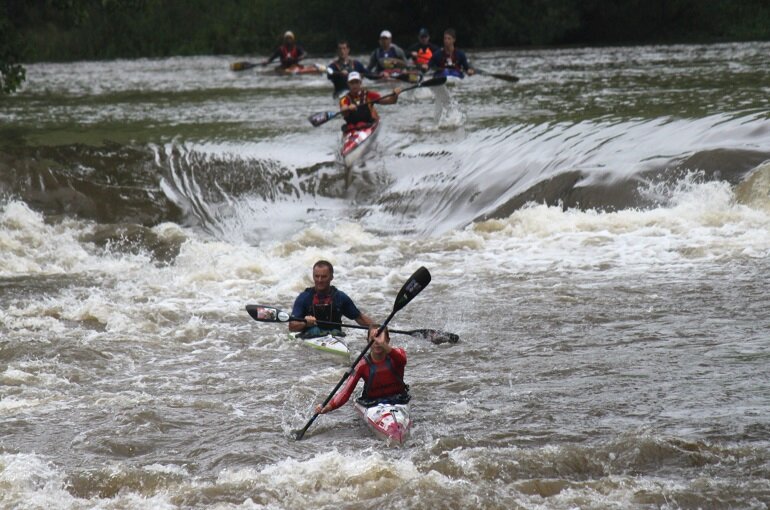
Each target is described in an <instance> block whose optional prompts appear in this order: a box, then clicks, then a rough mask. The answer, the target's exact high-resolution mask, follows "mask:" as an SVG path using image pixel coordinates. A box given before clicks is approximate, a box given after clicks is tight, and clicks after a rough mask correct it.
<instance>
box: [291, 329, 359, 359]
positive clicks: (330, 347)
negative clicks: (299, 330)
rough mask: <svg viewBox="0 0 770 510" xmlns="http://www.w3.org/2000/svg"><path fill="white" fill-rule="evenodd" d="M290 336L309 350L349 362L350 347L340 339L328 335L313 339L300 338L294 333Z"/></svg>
mask: <svg viewBox="0 0 770 510" xmlns="http://www.w3.org/2000/svg"><path fill="white" fill-rule="evenodd" d="M290 336H291V337H292V338H294V339H296V340H299V341H300V342H302V344H303V345H305V346H306V347H310V348H311V349H315V350H317V351H319V352H321V353H324V354H332V355H334V356H335V357H336V358H339V359H343V360H344V361H349V360H350V347H348V344H347V343H346V342H345V340H343V338H342V337H338V336H334V335H331V334H329V335H324V336H317V337H313V338H300V337H299V336H297V334H296V333H292V334H291V335H290Z"/></svg>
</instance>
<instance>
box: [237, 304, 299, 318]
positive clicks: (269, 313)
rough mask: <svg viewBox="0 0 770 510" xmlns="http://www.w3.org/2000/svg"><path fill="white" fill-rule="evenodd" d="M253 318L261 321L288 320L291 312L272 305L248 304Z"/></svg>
mask: <svg viewBox="0 0 770 510" xmlns="http://www.w3.org/2000/svg"><path fill="white" fill-rule="evenodd" d="M246 311H247V312H249V315H251V318H252V319H254V320H255V321H259V322H288V320H289V314H288V313H286V312H284V311H283V310H279V309H278V308H273V307H272V306H262V305H246Z"/></svg>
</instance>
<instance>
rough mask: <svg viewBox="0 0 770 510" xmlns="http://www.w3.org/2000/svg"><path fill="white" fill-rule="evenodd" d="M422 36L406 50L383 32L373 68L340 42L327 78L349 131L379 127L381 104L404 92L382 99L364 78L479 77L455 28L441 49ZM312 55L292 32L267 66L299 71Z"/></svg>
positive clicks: (424, 33) (446, 33) (372, 58)
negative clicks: (377, 105) (364, 84)
mask: <svg viewBox="0 0 770 510" xmlns="http://www.w3.org/2000/svg"><path fill="white" fill-rule="evenodd" d="M417 36H418V41H417V42H416V43H415V44H413V45H411V46H410V47H409V48H408V49H407V51H404V50H403V49H402V48H401V47H400V46H398V45H397V44H395V43H394V42H393V35H392V34H391V32H390V31H389V30H383V31H381V32H380V37H379V44H378V47H377V48H376V49H375V50H374V51H373V52H372V53H371V55H370V57H369V63H368V64H367V65H364V64H363V63H362V62H360V61H359V60H356V59H353V58H351V56H350V44H349V43H348V41H346V40H341V41H339V42H338V43H337V58H336V59H335V60H334V61H332V62H331V63H329V65H328V66H327V68H326V69H327V77H328V79H329V80H330V81H331V82H332V84H333V85H334V96H335V97H340V96H341V97H340V103H339V105H340V110H341V111H342V114H343V116H344V118H345V120H346V126H345V127H344V128H343V130H350V129H355V127H356V126H361V125H363V124H371V123H372V122H375V121H376V120H377V118H378V115H377V110H376V109H375V107H374V103H375V102H379V103H380V104H393V103H395V102H396V101H397V100H398V94H399V93H400V92H401V89H400V88H395V89H394V90H393V94H392V95H389V97H387V98H386V99H382V98H381V96H380V94H378V93H377V92H374V91H369V90H366V89H365V88H363V87H362V82H363V80H364V79H369V80H379V79H383V78H386V79H387V78H397V79H402V78H403V76H405V75H406V73H410V74H409V77H410V78H414V81H419V80H421V79H422V75H423V74H424V73H433V74H434V75H436V76H438V75H444V76H455V77H462V76H464V75H465V74H467V75H473V74H474V72H475V70H474V69H473V67H471V65H470V64H469V62H468V57H467V56H466V55H465V52H463V51H462V50H459V49H457V47H456V46H455V43H456V41H457V33H456V32H455V30H454V29H452V28H447V29H446V30H444V34H443V45H442V46H441V47H439V46H437V45H435V44H433V43H431V42H430V33H429V32H428V30H427V29H425V28H422V29H420V31H419V32H418V34H417ZM306 56H307V52H305V50H304V49H303V48H302V46H300V45H298V44H297V42H296V38H295V36H294V33H293V32H291V31H286V32H285V33H284V34H283V43H282V44H281V45H280V46H278V48H276V49H275V51H274V52H273V54H272V55H271V56H270V57H269V58H268V59H266V60H265V61H264V62H262V64H263V65H267V64H269V63H270V62H272V61H274V60H276V59H280V67H281V68H282V69H287V70H288V69H291V68H293V67H296V66H299V65H300V62H301V60H302V59H304V58H305V57H306ZM346 91H347V93H346V94H345V95H342V94H343V93H344V92H346Z"/></svg>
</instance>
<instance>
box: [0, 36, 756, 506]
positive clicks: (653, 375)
mask: <svg viewBox="0 0 770 510" xmlns="http://www.w3.org/2000/svg"><path fill="white" fill-rule="evenodd" d="M354 53H355V52H354ZM469 56H470V58H471V61H472V63H474V64H475V65H476V66H477V67H478V68H481V69H482V70H484V71H487V74H482V75H477V76H473V77H468V78H466V79H465V80H463V81H461V82H458V83H451V84H448V85H447V86H442V87H439V88H436V89H430V90H429V89H427V88H420V89H418V90H415V91H409V92H405V93H404V94H402V96H401V97H400V99H399V102H398V103H397V104H395V105H389V106H379V107H378V110H379V112H380V114H381V116H382V128H381V132H380V135H379V139H378V143H377V145H376V147H374V148H373V153H372V155H371V157H370V158H369V159H367V160H366V161H365V163H364V164H363V165H359V166H356V167H354V168H353V169H352V170H346V169H344V168H343V167H342V166H341V165H340V163H339V159H338V157H337V156H336V150H337V146H338V142H339V136H340V130H339V128H340V125H341V123H340V122H339V121H338V120H333V121H330V122H328V123H326V124H324V125H322V126H320V127H313V126H312V125H311V124H310V123H309V122H308V120H307V118H308V116H309V115H310V114H312V113H314V112H318V111H325V110H332V111H333V110H334V109H335V105H334V103H333V101H332V98H331V85H330V83H329V82H328V81H327V80H326V79H325V77H324V76H323V75H317V76H312V75H311V76H297V77H283V76H276V75H274V74H271V73H269V72H266V71H265V70H263V69H262V68H257V69H252V70H249V71H244V72H241V73H235V72H231V71H229V69H228V66H229V63H230V62H232V61H235V60H240V59H243V58H244V57H243V56H219V57H186V58H170V59H159V60H117V61H105V62H75V63H68V64H58V63H57V64H54V63H39V64H32V65H29V66H28V68H27V82H26V83H25V85H24V87H23V88H22V90H21V91H20V92H19V93H17V94H15V95H14V96H11V97H7V98H4V99H2V102H1V103H0V104H2V108H1V109H0V250H1V251H2V256H1V257H0V430H2V433H1V434H0V507H2V508H9V509H10V508H13V509H49V508H57V509H91V508H99V509H203V508H215V509H219V510H224V509H284V508H285V509H296V508H325V509H339V508H349V509H354V508H355V509H374V508H382V507H383V506H388V507H394V508H409V509H435V508H447V509H465V508H484V509H514V508H518V509H564V510H567V509H575V508H580V509H607V508H613V509H615V508H616V509H653V508H654V509H675V508H704V509H705V508H709V509H721V508H725V509H727V508H731V509H737V508H741V509H746V508H750V509H767V508H768V506H770V449H768V447H769V446H770V350H768V346H769V345H770V342H769V340H770V334H768V331H770V300H768V294H767V289H768V288H770V43H741V44H718V45H678V46H634V47H607V48H563V49H533V50H515V51H514V50H496V51H484V52H482V51H473V52H470V53H469ZM247 58H248V57H247ZM258 58H262V57H255V58H254V60H256V59H258ZM311 60H312V59H311ZM317 62H324V59H317ZM489 73H506V74H513V75H516V76H519V77H520V81H519V82H518V83H510V82H507V81H503V80H499V79H496V78H494V77H492V76H491V75H490V74H489ZM367 85H368V86H371V87H372V88H374V89H377V90H379V91H381V92H388V91H389V90H390V88H392V87H394V86H396V85H401V86H403V85H404V84H403V83H400V82H397V83H390V84H387V83H379V82H371V83H368V84H367ZM318 259H328V260H330V261H332V263H333V264H334V265H335V279H334V283H335V284H336V285H337V286H339V287H340V288H341V289H343V290H345V291H346V292H347V293H348V294H350V295H351V296H352V297H353V298H354V300H355V301H356V302H357V304H358V305H359V307H360V308H361V309H362V310H364V311H365V312H366V313H367V314H369V315H370V316H372V317H373V318H375V319H377V320H384V318H385V317H387V315H388V314H389V313H390V311H391V310H392V307H393V302H394V298H395V296H396V293H397V292H398V290H399V288H400V287H401V285H402V284H403V283H404V281H405V280H406V279H407V278H408V277H409V275H411V274H412V273H413V272H414V271H415V270H416V269H417V268H419V267H420V266H425V267H427V268H428V269H429V271H430V272H431V274H432V282H431V283H430V285H429V286H428V287H427V288H426V289H424V290H423V291H422V292H421V293H420V295H419V296H417V297H416V298H415V299H414V300H413V301H412V302H411V303H409V304H408V305H407V306H406V307H405V308H404V309H403V310H401V311H399V312H398V313H397V314H396V316H395V317H394V319H393V321H392V322H391V326H392V327H395V328H399V329H406V330H410V329H417V328H436V329H441V330H445V331H449V332H454V333H457V334H458V335H459V336H460V341H459V342H458V343H457V344H441V345H434V344H432V343H430V342H427V341H425V340H422V339H420V338H415V337H412V336H405V335H393V343H394V344H395V345H399V346H402V347H404V348H405V349H406V351H407V353H408V359H409V361H408V366H407V371H406V381H407V382H408V383H409V384H410V386H411V392H412V411H413V419H414V426H413V429H412V434H411V437H410V438H409V440H408V441H407V443H406V444H405V445H404V446H403V447H401V448H393V447H389V446H387V445H386V444H385V443H383V442H381V441H378V440H376V439H375V438H374V437H373V436H372V435H371V434H370V432H369V431H368V430H367V429H366V427H365V426H364V424H363V423H362V422H361V421H360V419H359V418H358V416H357V414H356V413H355V411H354V410H353V409H352V406H350V405H348V406H345V407H343V408H341V409H339V410H338V411H336V412H334V413H332V414H328V415H324V416H321V417H319V418H318V419H317V420H316V422H315V423H314V424H313V425H312V427H311V428H310V429H309V431H308V433H307V434H306V436H305V437H304V439H303V440H301V441H295V440H294V439H292V437H291V430H292V429H296V428H300V427H301V426H303V425H304V424H305V423H306V422H307V420H308V419H309V418H310V416H312V408H313V406H314V404H315V403H318V402H320V401H322V400H323V399H324V398H325V397H326V396H327V395H328V394H329V392H330V391H331V390H332V388H334V386H335V384H336V383H337V381H339V380H340V377H341V376H342V375H343V373H344V371H345V369H346V364H345V363H340V362H335V361H333V360H330V359H328V358H321V357H318V356H317V355H316V354H315V352H314V351H311V350H309V349H307V348H305V347H303V346H301V345H300V344H299V343H298V342H296V341H293V340H290V339H288V338H287V335H286V328H285V326H284V325H279V324H270V323H261V322H255V321H253V320H251V319H250V317H249V316H248V315H247V314H246V313H245V311H244V307H245V305H246V304H249V303H259V304H271V305H275V306H277V307H279V308H281V309H285V310H290V309H291V306H292V303H293V300H294V298H295V297H296V295H297V293H298V292H300V291H301V290H302V289H304V288H305V287H307V286H309V285H311V283H312V280H311V266H312V264H313V262H315V261H316V260H318ZM348 340H349V342H350V344H351V346H352V348H353V350H354V352H358V351H360V350H361V349H362V348H363V347H364V346H365V341H364V338H363V336H362V334H361V333H360V332H358V331H357V330H349V335H348Z"/></svg>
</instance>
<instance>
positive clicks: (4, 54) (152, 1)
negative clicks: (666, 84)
mask: <svg viewBox="0 0 770 510" xmlns="http://www.w3.org/2000/svg"><path fill="white" fill-rule="evenodd" d="M450 26H451V27H453V28H455V29H456V30H457V34H458V44H459V45H460V46H462V47H464V48H481V47H511V46H515V47H522V46H532V45H536V46H548V45H593V44H634V43H672V42H715V41H738V40H767V39H770V2H769V1H768V0H486V1H484V2H467V0H462V1H461V0H379V1H377V2H368V1H363V2H362V1H361V0H355V1H353V0H219V1H216V0H215V1H212V0H4V4H2V6H1V7H0V89H2V91H5V92H9V91H12V90H14V89H15V88H16V87H17V86H18V84H19V83H20V82H21V80H23V78H24V74H23V73H24V69H23V66H22V65H21V63H22V62H35V61H67V60H80V59H110V58H118V57H122V58H132V57H162V56H169V55H198V54H235V55H244V54H264V53H267V52H268V51H270V50H271V49H272V48H273V47H274V46H275V45H276V44H277V43H278V38H279V36H280V34H282V33H283V32H284V31H285V30H287V29H290V30H292V31H294V33H295V34H297V39H298V42H299V43H300V44H302V45H303V46H305V48H306V49H307V50H308V51H309V52H310V53H311V54H312V53H315V54H330V53H332V52H333V49H334V47H335V43H336V41H337V40H339V39H347V40H348V41H349V42H350V43H351V46H352V48H353V53H354V54H361V53H365V52H368V51H370V50H371V49H372V48H374V47H375V46H376V44H377V36H378V34H379V32H380V31H381V30H383V29H388V30H390V31H391V32H392V33H393V35H394V41H395V42H397V43H400V44H401V45H404V46H406V45H408V44H410V43H412V42H414V41H415V40H416V34H417V31H418V30H419V28H421V27H426V28H428V29H429V30H430V31H431V33H432V34H433V35H434V37H433V39H434V42H440V39H441V32H442V31H443V30H444V28H447V27H450Z"/></svg>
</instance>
